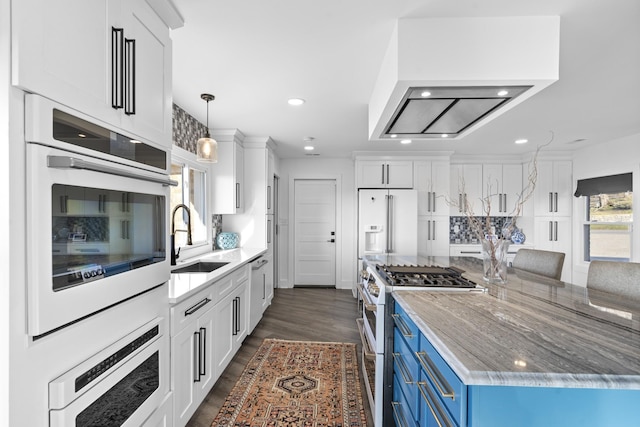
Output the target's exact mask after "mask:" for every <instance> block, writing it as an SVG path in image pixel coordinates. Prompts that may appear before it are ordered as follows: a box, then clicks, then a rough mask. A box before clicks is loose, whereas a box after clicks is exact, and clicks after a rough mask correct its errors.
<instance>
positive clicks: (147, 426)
mask: <svg viewBox="0 0 640 427" xmlns="http://www.w3.org/2000/svg"><path fill="white" fill-rule="evenodd" d="M171 426H173V393H169V394H167V396H166V397H165V398H164V401H163V402H162V404H161V405H160V406H159V407H158V408H157V409H156V410H155V411H153V414H151V416H150V417H149V418H147V420H146V421H145V422H144V423H143V424H142V426H141V427H171Z"/></svg>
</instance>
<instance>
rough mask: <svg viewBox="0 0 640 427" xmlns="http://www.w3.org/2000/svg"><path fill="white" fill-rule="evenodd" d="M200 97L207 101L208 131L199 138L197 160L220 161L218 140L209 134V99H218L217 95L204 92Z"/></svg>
mask: <svg viewBox="0 0 640 427" xmlns="http://www.w3.org/2000/svg"><path fill="white" fill-rule="evenodd" d="M200 98H202V99H203V100H205V101H207V133H206V134H205V136H204V138H200V139H198V149H197V155H198V158H197V160H198V161H199V162H208V163H217V162H218V142H217V141H216V140H215V139H213V138H211V135H210V134H209V101H213V100H214V99H216V97H215V96H213V95H210V94H208V93H203V94H202V95H200Z"/></svg>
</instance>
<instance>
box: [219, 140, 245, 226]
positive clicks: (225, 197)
mask: <svg viewBox="0 0 640 427" xmlns="http://www.w3.org/2000/svg"><path fill="white" fill-rule="evenodd" d="M212 136H213V137H214V138H215V139H216V140H217V141H218V163H216V164H215V165H214V166H213V167H212V168H211V188H212V192H211V195H212V202H211V206H212V212H213V213H214V214H236V213H242V212H243V211H244V203H245V200H244V199H245V188H244V185H245V179H244V148H243V147H242V145H241V142H240V139H239V136H238V135H228V134H227V135H226V136H224V135H219V134H215V133H214V134H213V135H212ZM229 138H232V139H231V140H228V139H229ZM224 139H227V140H224Z"/></svg>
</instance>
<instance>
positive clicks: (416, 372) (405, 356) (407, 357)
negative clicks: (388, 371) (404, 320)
mask: <svg viewBox="0 0 640 427" xmlns="http://www.w3.org/2000/svg"><path fill="white" fill-rule="evenodd" d="M393 373H394V375H396V376H397V377H398V382H399V384H400V387H401V388H402V390H403V393H404V395H405V397H406V399H407V402H408V403H409V404H410V405H411V407H415V408H417V407H418V402H419V401H418V388H417V384H418V379H419V378H420V365H419V364H418V360H417V359H416V356H415V352H414V351H411V349H410V348H409V346H408V345H407V343H406V342H405V340H404V338H403V337H402V334H401V333H400V331H399V330H398V329H397V328H394V333H393Z"/></svg>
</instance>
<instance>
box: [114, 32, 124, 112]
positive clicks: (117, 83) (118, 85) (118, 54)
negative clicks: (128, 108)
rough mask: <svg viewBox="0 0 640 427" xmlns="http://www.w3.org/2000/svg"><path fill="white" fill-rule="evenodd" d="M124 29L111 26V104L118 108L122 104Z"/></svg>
mask: <svg viewBox="0 0 640 427" xmlns="http://www.w3.org/2000/svg"><path fill="white" fill-rule="evenodd" d="M123 43H124V30H123V29H122V28H115V27H111V106H112V107H113V108H115V109H116V110H117V109H120V108H122V107H123V106H124V103H123V100H122V99H123V97H124V86H123V85H122V78H123V75H124V45H123Z"/></svg>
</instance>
